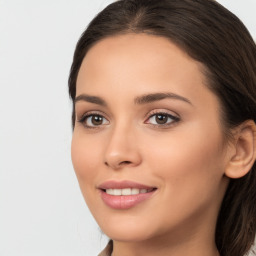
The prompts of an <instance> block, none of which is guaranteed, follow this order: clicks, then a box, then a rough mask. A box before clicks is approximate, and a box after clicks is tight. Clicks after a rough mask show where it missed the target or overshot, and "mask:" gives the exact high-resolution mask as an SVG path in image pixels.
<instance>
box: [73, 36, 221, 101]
mask: <svg viewBox="0 0 256 256" xmlns="http://www.w3.org/2000/svg"><path fill="white" fill-rule="evenodd" d="M202 70H203V65H202V64H201V63H199V62H197V61H196V60H194V59H192V58H191V57H190V56H189V55H188V54H187V53H186V52H184V51H183V50H182V49H180V48H179V47H178V46H176V45H175V44H174V43H172V42H171V41H170V40H169V39H167V38H164V37H160V36H155V35H148V34H134V33H131V34H125V35H117V36H111V37H108V38H105V39H103V40H101V41H99V42H97V43H96V44H95V45H94V46H93V47H92V48H91V49H90V50H89V51H88V53H87V55H86V56H85V58H84V60H83V62H82V65H81V68H80V70H79V73H78V78H77V95H79V94H82V93H87V94H92V95H97V96H102V97H105V96H106V97H108V96H109V97H112V98H114V97H115V96H116V95H118V97H119V98H121V97H123V98H124V99H125V98H127V97H129V95H131V97H133V96H134V94H137V95H139V94H145V93H157V92H159V91H166V92H167V91H168V92H172V93H176V94H180V95H182V96H184V97H186V98H190V99H191V101H193V100H196V101H198V100H202V103H204V102H205V104H208V102H207V101H206V99H207V97H206V94H207V96H209V97H216V96H215V95H213V93H212V92H211V91H210V90H209V89H208V88H207V86H205V85H206V83H207V79H206V77H205V76H204V74H203V72H202ZM207 100H209V99H207ZM215 101H216V99H215Z"/></svg>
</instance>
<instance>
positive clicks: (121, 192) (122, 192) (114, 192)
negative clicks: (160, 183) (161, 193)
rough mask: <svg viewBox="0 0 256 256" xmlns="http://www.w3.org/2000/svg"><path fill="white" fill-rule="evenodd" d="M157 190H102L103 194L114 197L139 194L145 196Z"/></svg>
mask: <svg viewBox="0 0 256 256" xmlns="http://www.w3.org/2000/svg"><path fill="white" fill-rule="evenodd" d="M154 190H156V188H150V189H145V188H142V189H139V188H123V189H118V188H108V189H102V191H103V192H105V193H107V194H108V195H112V196H131V195H138V194H145V193H150V192H152V191H154Z"/></svg>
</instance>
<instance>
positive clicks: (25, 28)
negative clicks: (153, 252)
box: [0, 0, 256, 256]
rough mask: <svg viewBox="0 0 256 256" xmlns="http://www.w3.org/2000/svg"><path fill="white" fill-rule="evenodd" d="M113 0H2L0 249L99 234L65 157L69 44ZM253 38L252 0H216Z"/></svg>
mask: <svg viewBox="0 0 256 256" xmlns="http://www.w3.org/2000/svg"><path fill="white" fill-rule="evenodd" d="M110 2H112V1H104V0H94V1H91V0H90V1H89V0H76V1H72V0H44V1H35V0H0V88H1V90H0V256H30V255H31V256H39V255H40V256H41V255H42V256H93V255H97V253H98V252H99V251H100V250H102V248H103V247H104V246H105V243H106V241H107V238H106V237H104V236H103V235H101V232H100V230H99V228H98V227H97V224H96V223H95V221H94V220H93V218H92V217H91V215H90V213H89V211H88V209H87V207H86V205H85V203H84V200H83V198H82V195H81V193H80V190H79V187H78V183H77V181H76V177H75V174H74V172H73V168H72V164H71V160H70V141H71V136H72V131H71V121H70V120H71V118H70V117H71V102H70V100H69V98H68V90H67V79H68V73H69V68H70V65H71V61H72V56H73V51H74V47H75V44H76V42H77V40H78V38H79V36H80V34H81V33H82V31H83V30H84V29H85V27H86V26H87V24H88V22H89V21H90V20H91V19H92V18H93V17H94V16H95V15H96V13H98V12H99V11H101V10H102V9H103V8H104V7H105V6H106V5H107V4H109V3H110ZM219 2H220V3H222V4H224V5H225V6H226V7H228V8H229V9H230V10H231V11H233V12H234V13H235V14H237V15H238V16H239V17H240V18H241V20H242V21H243V22H244V23H245V24H246V26H247V27H248V29H249V30H250V32H251V33H252V34H253V36H254V38H256V19H255V14H256V0H232V1H231V0H221V1H219Z"/></svg>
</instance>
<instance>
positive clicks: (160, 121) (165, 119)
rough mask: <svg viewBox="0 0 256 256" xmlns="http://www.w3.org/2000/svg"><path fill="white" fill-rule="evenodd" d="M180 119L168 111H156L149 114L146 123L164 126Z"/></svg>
mask: <svg viewBox="0 0 256 256" xmlns="http://www.w3.org/2000/svg"><path fill="white" fill-rule="evenodd" d="M179 120H180V118H179V117H177V116H173V115H171V114H168V113H162V112H161V113H156V114H153V115H151V116H150V117H149V118H148V119H147V121H146V123H149V124H152V125H158V126H159V125H160V126H166V125H171V124H172V123H174V122H178V121H179Z"/></svg>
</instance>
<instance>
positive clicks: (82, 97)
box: [75, 94, 107, 106]
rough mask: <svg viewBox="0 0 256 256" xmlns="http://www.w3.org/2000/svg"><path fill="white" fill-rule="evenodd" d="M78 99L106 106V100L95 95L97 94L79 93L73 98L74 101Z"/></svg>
mask: <svg viewBox="0 0 256 256" xmlns="http://www.w3.org/2000/svg"><path fill="white" fill-rule="evenodd" d="M78 101H87V102H90V103H94V104H97V105H101V106H107V103H106V101H105V100H103V99H102V98H100V97H97V96H91V95H87V94H81V95H79V96H77V97H76V98H75V103H76V102H78Z"/></svg>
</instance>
